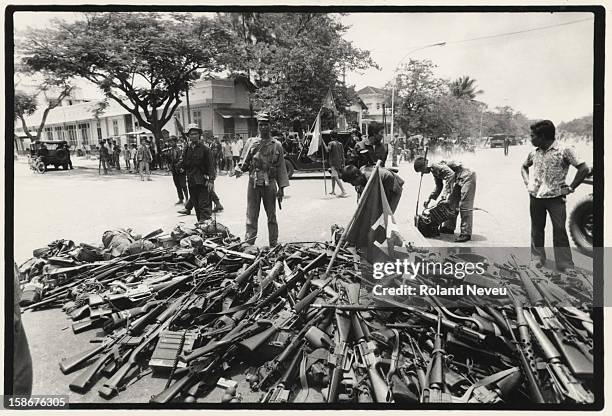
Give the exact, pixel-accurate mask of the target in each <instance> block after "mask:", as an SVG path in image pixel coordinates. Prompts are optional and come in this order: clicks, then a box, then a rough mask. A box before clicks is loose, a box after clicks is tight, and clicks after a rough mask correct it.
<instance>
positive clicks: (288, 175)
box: [285, 159, 295, 179]
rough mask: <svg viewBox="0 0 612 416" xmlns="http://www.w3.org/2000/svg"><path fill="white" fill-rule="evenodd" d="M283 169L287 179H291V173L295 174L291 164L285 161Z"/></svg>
mask: <svg viewBox="0 0 612 416" xmlns="http://www.w3.org/2000/svg"><path fill="white" fill-rule="evenodd" d="M285 168H286V169H287V177H288V178H289V179H291V177H292V176H293V173H294V172H295V168H294V167H293V163H291V162H289V161H288V160H287V159H285Z"/></svg>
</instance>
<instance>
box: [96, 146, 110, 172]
mask: <svg viewBox="0 0 612 416" xmlns="http://www.w3.org/2000/svg"><path fill="white" fill-rule="evenodd" d="M107 162H108V149H107V148H106V144H105V143H104V141H101V142H100V166H101V167H102V168H103V169H104V174H105V175H106V174H107V173H108V167H107V166H106V163H107ZM99 170H100V169H98V173H99Z"/></svg>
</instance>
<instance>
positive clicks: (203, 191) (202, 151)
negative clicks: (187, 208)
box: [183, 124, 216, 222]
mask: <svg viewBox="0 0 612 416" xmlns="http://www.w3.org/2000/svg"><path fill="white" fill-rule="evenodd" d="M201 134H202V129H200V127H198V125H197V124H190V125H189V126H187V135H188V136H189V144H188V145H187V146H185V149H184V150H183V165H184V167H185V173H186V175H187V183H188V189H189V195H190V198H189V200H190V201H191V202H192V203H193V207H194V208H195V212H196V217H197V219H198V222H202V221H205V220H207V219H210V217H211V213H212V210H211V203H210V193H211V192H212V191H213V190H214V184H215V177H216V176H215V166H214V161H213V157H212V152H211V151H210V149H209V148H208V146H206V145H205V144H204V143H202V141H201V140H200V135H201Z"/></svg>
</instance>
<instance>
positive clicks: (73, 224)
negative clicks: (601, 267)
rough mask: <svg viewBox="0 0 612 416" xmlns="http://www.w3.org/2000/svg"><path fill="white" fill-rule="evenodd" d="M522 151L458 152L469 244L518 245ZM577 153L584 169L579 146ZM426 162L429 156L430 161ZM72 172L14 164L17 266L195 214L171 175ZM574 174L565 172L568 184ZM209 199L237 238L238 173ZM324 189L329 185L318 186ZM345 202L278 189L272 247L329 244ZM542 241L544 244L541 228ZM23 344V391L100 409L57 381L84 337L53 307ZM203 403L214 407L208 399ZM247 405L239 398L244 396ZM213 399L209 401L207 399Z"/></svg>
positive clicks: (125, 396) (314, 188)
mask: <svg viewBox="0 0 612 416" xmlns="http://www.w3.org/2000/svg"><path fill="white" fill-rule="evenodd" d="M530 148H531V146H530V145H524V146H514V147H511V148H510V155H509V156H508V157H505V156H504V154H503V149H501V148H497V149H478V150H477V151H476V153H474V154H464V155H458V156H457V157H456V159H457V160H461V161H462V162H463V163H464V165H465V166H467V167H469V168H471V169H473V170H474V171H475V172H476V174H477V178H478V179H477V181H478V185H477V191H476V203H475V206H476V207H477V208H480V209H481V210H478V211H476V212H475V213H474V234H473V236H472V241H471V242H469V244H468V245H470V246H480V247H504V246H505V247H528V246H529V243H530V237H529V230H530V225H529V207H528V203H529V199H528V196H527V192H526V190H525V188H524V185H523V182H522V179H521V176H520V166H521V163H522V162H523V160H524V159H525V157H526V155H527V153H528V151H529V149H530ZM577 150H578V152H579V153H580V154H581V155H582V157H584V158H585V160H586V161H587V163H591V161H592V154H591V153H590V151H589V149H588V148H578V149H577ZM433 159H434V160H435V158H433ZM74 165H75V169H74V170H72V171H62V170H59V171H49V172H47V173H45V174H43V175H40V174H36V173H34V172H32V171H30V170H29V168H28V166H27V163H26V162H25V160H24V159H23V158H21V159H20V160H18V161H16V163H15V178H14V179H15V195H14V209H15V211H14V213H15V214H14V215H15V229H14V236H15V237H14V249H15V261H16V262H17V264H21V263H22V262H23V261H25V260H27V259H28V258H30V257H31V255H32V250H33V249H36V248H39V247H44V246H46V245H47V244H48V243H49V242H51V241H53V240H57V239H71V240H73V241H75V242H76V243H81V242H85V243H90V244H96V245H99V244H100V243H101V236H102V233H103V232H104V231H106V230H109V229H114V228H132V229H133V230H134V231H136V232H138V233H141V234H143V235H144V234H146V233H149V232H151V231H153V230H155V229H158V228H162V229H163V230H164V231H165V232H169V231H171V229H172V228H173V227H174V226H176V225H177V224H179V223H180V222H185V223H193V222H195V215H191V216H180V215H179V214H177V213H176V211H177V210H178V209H180V207H179V206H175V205H174V203H175V202H176V200H177V196H176V191H175V189H174V185H173V183H172V177H171V176H169V175H165V174H164V173H160V174H154V175H152V181H151V182H146V181H145V182H141V181H140V179H139V177H138V175H134V174H129V173H125V171H123V172H122V173H117V174H113V175H108V176H99V175H98V171H97V161H92V160H86V159H80V158H74ZM399 172H400V175H401V176H402V177H403V178H404V179H405V181H406V183H405V184H404V190H403V195H402V199H401V201H400V204H399V207H398V209H397V211H396V221H397V223H398V225H399V230H400V233H401V234H402V236H403V237H404V239H405V240H407V241H413V242H415V243H417V244H419V242H421V241H422V237H420V235H419V234H418V232H417V231H416V229H414V227H413V226H412V224H413V215H414V212H415V204H416V199H417V189H418V183H419V175H417V174H416V173H415V172H414V170H413V168H412V164H409V163H407V162H402V163H401V164H400V166H399ZM573 175H574V170H573V169H571V170H570V173H569V175H568V181H569V180H571V178H572V177H573ZM215 186H216V189H217V193H218V195H219V197H220V199H221V202H222V204H223V206H224V207H225V210H224V211H223V212H222V213H219V214H218V215H217V220H218V221H219V222H220V223H222V224H224V225H226V226H227V227H229V229H230V230H231V231H232V232H233V233H234V234H237V235H239V236H240V237H244V226H245V225H244V223H245V212H246V186H247V176H246V175H244V176H243V177H241V178H239V179H236V178H233V177H228V176H225V175H221V176H220V177H219V178H218V179H217V181H216V185H215ZM327 186H328V191H329V190H330V186H331V185H330V182H329V180H328V183H327ZM345 186H347V192H348V193H349V197H348V198H345V199H339V198H335V197H331V196H326V195H324V189H323V181H321V180H312V179H304V180H297V179H296V180H293V181H291V186H290V187H289V188H288V189H287V190H286V192H285V195H286V200H285V201H283V209H282V211H278V212H277V216H278V221H279V228H280V241H281V242H284V241H287V242H289V241H292V242H293V241H323V240H326V239H329V237H330V227H331V225H332V224H339V225H341V226H345V224H346V223H347V221H348V220H349V219H350V217H351V215H352V213H353V210H354V208H355V204H356V194H355V191H354V189H353V188H352V187H351V186H350V185H348V184H346V185H345ZM433 186H434V185H433V179H432V177H431V175H427V176H425V177H424V179H423V185H422V190H421V199H420V200H421V203H422V201H423V200H424V198H426V197H427V195H428V194H429V193H430V192H431V190H432V189H433ZM589 192H591V188H590V186H586V185H585V186H582V187H580V188H579V189H578V190H577V191H576V192H575V194H573V195H570V196H569V197H568V213H569V212H570V210H571V209H572V206H573V205H574V204H575V202H576V201H577V200H578V199H579V198H581V197H582V196H583V195H585V194H586V193H589ZM259 230H260V233H259V237H258V240H257V244H258V245H260V246H263V245H267V243H268V241H267V227H266V217H265V213H264V211H263V208H262V210H261V213H260V221H259ZM547 231H548V233H547V240H546V241H547V243H546V245H549V246H550V245H552V236H551V232H550V229H548V230H547ZM427 244H429V245H432V246H456V245H457V243H454V241H453V237H452V236H445V237H443V239H435V240H428V241H427ZM576 261H577V264H578V263H580V262H582V263H585V262H588V260H587V258H586V257H583V256H581V258H580V259H576ZM23 321H24V325H25V329H26V332H27V335H28V338H29V344H30V349H31V353H32V357H33V366H34V388H33V394H42V393H45V394H69V395H70V401H71V402H79V401H80V402H87V403H91V402H102V401H103V399H101V398H100V397H99V396H98V394H97V389H96V388H95V387H94V388H93V389H92V390H91V391H90V392H89V393H88V394H86V395H83V396H81V395H78V394H75V393H72V392H70V391H69V389H68V383H69V382H70V381H72V380H73V379H74V377H76V373H74V374H70V375H68V376H64V375H63V374H61V372H60V371H59V368H58V360H59V359H60V358H61V357H65V356H67V355H70V354H74V353H75V352H77V351H81V350H84V349H86V348H87V346H88V339H90V338H91V337H92V335H93V334H92V333H87V332H86V333H82V334H79V335H73V334H72V332H71V330H70V329H69V321H68V320H67V318H66V316H65V314H64V313H63V312H61V310H57V309H56V310H47V311H39V312H26V313H24V316H23ZM164 383H165V379H153V381H151V382H150V383H149V382H146V383H145V382H137V383H136V384H135V385H134V386H132V387H130V389H129V391H127V392H124V393H122V394H120V395H119V397H118V398H115V399H114V400H113V402H143V401H145V402H146V401H147V400H148V397H149V396H150V395H152V394H155V393H158V392H159V391H161V390H162V389H163V385H164ZM211 400H213V401H214V400H215V399H214V397H213V396H211ZM245 400H248V398H245ZM217 401H218V400H217Z"/></svg>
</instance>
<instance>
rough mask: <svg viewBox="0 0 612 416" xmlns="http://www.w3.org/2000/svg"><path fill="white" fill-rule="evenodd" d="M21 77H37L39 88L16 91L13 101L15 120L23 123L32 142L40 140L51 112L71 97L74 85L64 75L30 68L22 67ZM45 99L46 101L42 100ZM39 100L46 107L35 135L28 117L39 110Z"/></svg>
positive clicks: (25, 131)
mask: <svg viewBox="0 0 612 416" xmlns="http://www.w3.org/2000/svg"><path fill="white" fill-rule="evenodd" d="M20 69H21V71H22V72H20V75H24V76H27V77H35V78H36V83H37V88H36V89H35V90H34V91H23V90H16V91H15V97H14V100H13V114H14V117H15V120H20V121H21V126H22V128H23V131H24V133H25V135H26V136H28V138H29V139H30V140H32V141H36V140H40V135H41V134H42V131H43V128H44V127H45V123H46V122H47V116H48V115H49V111H51V110H53V109H54V108H56V107H58V106H59V105H61V103H62V100H63V99H64V98H66V97H68V96H69V95H70V93H71V92H72V91H73V89H74V85H73V84H72V83H71V82H70V80H69V79H68V78H67V77H65V76H64V75H62V74H60V75H55V74H53V73H50V72H47V71H44V70H43V71H35V70H32V69H31V68H28V67H21V68H20ZM43 98H44V100H42V99H43ZM39 100H42V101H44V104H45V107H44V110H43V111H42V116H41V119H40V122H39V124H38V126H36V127H35V129H36V130H35V131H36V133H35V134H32V132H31V131H30V128H31V126H28V123H27V122H26V117H27V116H31V115H33V114H34V113H35V112H36V110H38V109H39Z"/></svg>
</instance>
